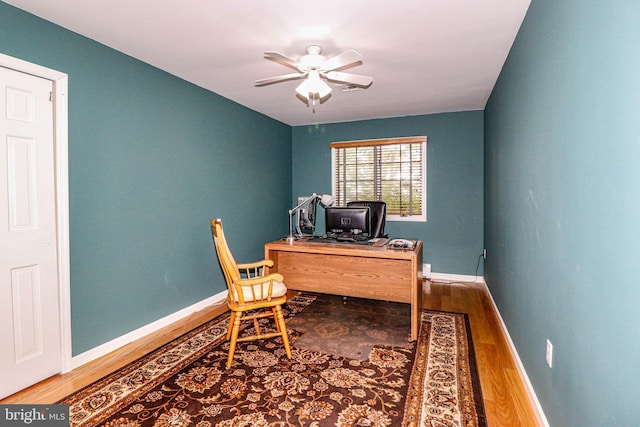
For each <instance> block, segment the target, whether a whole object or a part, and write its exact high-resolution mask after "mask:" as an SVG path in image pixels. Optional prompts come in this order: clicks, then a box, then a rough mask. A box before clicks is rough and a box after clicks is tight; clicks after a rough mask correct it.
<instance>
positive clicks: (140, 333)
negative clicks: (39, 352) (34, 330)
mask: <svg viewBox="0 0 640 427" xmlns="http://www.w3.org/2000/svg"><path fill="white" fill-rule="evenodd" d="M226 298H227V291H223V292H220V293H219V294H216V295H213V296H211V297H209V298H207V299H204V300H202V301H200V302H197V303H195V304H193V305H190V306H189V307H185V308H183V309H182V310H180V311H176V312H175V313H172V314H170V315H168V316H166V317H163V318H162V319H158V320H156V321H155V322H152V323H149V324H148V325H145V326H142V327H140V328H138V329H136V330H133V331H131V332H129V333H127V334H125V335H122V336H120V337H118V338H115V339H113V340H111V341H109V342H106V343H104V344H102V345H99V346H98V347H94V348H92V349H91V350H88V351H85V352H84V353H80V354H79V355H77V356H74V357H72V358H71V369H69V371H70V370H73V369H76V368H77V367H79V366H82V365H84V364H86V363H89V362H91V361H93V360H95V359H97V358H99V357H102V356H104V355H106V354H108V353H111V352H112V351H114V350H117V349H119V348H120V347H122V346H124V345H126V344H129V343H131V342H133V341H135V340H137V339H140V338H142V337H144V336H146V335H149V334H150V333H153V332H156V331H158V330H160V329H162V328H164V327H165V326H168V325H170V324H172V323H174V322H177V321H179V320H181V319H184V318H185V317H187V316H189V315H190V314H193V313H196V312H198V311H200V310H202V309H204V308H206V307H208V306H210V305H214V304H218V303H220V302H221V301H224V300H226ZM65 372H68V371H65Z"/></svg>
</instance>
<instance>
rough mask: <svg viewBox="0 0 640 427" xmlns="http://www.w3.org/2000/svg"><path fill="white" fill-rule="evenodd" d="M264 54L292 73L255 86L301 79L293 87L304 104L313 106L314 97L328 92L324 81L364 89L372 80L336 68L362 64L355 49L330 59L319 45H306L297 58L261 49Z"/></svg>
mask: <svg viewBox="0 0 640 427" xmlns="http://www.w3.org/2000/svg"><path fill="white" fill-rule="evenodd" d="M264 57H265V58H266V59H269V60H271V61H275V62H277V63H279V64H282V65H284V66H286V67H289V68H293V69H294V70H296V72H295V73H291V74H284V75H280V76H275V77H269V78H266V79H260V80H256V81H255V85H256V86H266V85H270V84H273V83H280V82H284V81H288V80H295V79H302V78H304V79H305V80H304V81H303V82H302V83H301V84H300V85H299V86H298V87H297V88H296V93H297V94H298V96H299V97H301V98H302V100H303V101H305V102H306V103H307V105H309V100H311V101H312V102H313V105H314V106H315V101H316V100H319V101H322V100H324V99H326V98H327V97H328V96H329V95H330V94H331V87H330V86H329V85H328V84H327V83H326V82H325V80H328V81H331V82H337V83H344V84H347V85H349V86H356V87H362V88H367V87H369V86H371V84H372V83H373V79H372V78H371V77H368V76H362V75H359V74H351V73H345V72H343V71H340V70H344V69H346V68H351V67H355V66H357V65H361V64H362V55H360V54H359V53H358V52H356V51H355V50H348V51H346V52H343V53H341V54H339V55H337V56H334V57H333V58H327V57H326V56H324V55H322V48H321V47H320V46H317V45H311V46H308V47H307V49H306V55H303V56H301V57H300V58H298V60H295V59H292V58H289V57H288V56H285V55H283V54H281V53H278V52H265V53H264Z"/></svg>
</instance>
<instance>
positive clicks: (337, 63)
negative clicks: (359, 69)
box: [320, 50, 362, 71]
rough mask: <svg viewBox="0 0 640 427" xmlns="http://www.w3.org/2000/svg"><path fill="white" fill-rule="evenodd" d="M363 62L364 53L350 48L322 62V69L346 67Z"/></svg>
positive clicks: (329, 69) (330, 69)
mask: <svg viewBox="0 0 640 427" xmlns="http://www.w3.org/2000/svg"><path fill="white" fill-rule="evenodd" d="M361 63H362V55H360V54H359V53H358V52H356V51H355V50H348V51H346V52H342V53H341V54H340V55H337V56H334V57H333V58H329V59H327V60H326V61H324V62H323V63H322V65H321V66H320V70H322V71H332V70H337V69H339V68H346V67H349V66H354V65H359V64H361Z"/></svg>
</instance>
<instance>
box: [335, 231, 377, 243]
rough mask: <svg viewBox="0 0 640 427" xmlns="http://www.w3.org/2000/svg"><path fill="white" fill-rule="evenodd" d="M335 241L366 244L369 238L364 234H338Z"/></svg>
mask: <svg viewBox="0 0 640 427" xmlns="http://www.w3.org/2000/svg"><path fill="white" fill-rule="evenodd" d="M335 239H336V240H337V241H338V242H366V241H368V240H369V236H366V235H364V234H353V233H340V234H338V235H337V236H336V237H335Z"/></svg>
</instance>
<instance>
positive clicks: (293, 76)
mask: <svg viewBox="0 0 640 427" xmlns="http://www.w3.org/2000/svg"><path fill="white" fill-rule="evenodd" d="M306 75H307V74H306V73H291V74H284V75H282V76H275V77H268V78H266V79H260V80H256V81H255V82H254V84H255V85H256V86H266V85H270V84H273V83H280V82H284V81H287V80H293V79H301V78H303V77H306Z"/></svg>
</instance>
